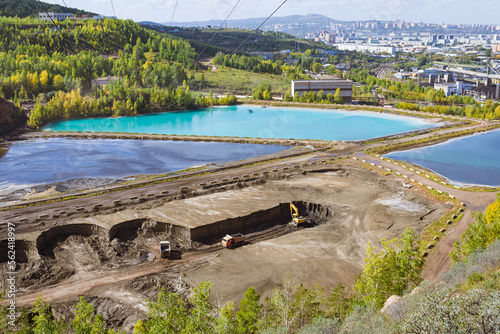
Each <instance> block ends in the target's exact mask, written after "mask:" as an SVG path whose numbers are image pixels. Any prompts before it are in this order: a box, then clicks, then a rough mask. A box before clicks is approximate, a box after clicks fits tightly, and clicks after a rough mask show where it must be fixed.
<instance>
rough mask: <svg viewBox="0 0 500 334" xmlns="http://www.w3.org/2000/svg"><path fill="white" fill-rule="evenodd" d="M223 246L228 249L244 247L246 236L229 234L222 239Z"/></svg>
mask: <svg viewBox="0 0 500 334" xmlns="http://www.w3.org/2000/svg"><path fill="white" fill-rule="evenodd" d="M221 243H222V246H224V247H226V248H234V247H237V246H242V245H243V244H244V243H245V236H244V235H243V234H241V233H236V234H227V235H226V236H225V237H224V238H222V242H221Z"/></svg>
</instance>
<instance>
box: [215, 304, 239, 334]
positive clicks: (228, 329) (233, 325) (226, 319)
mask: <svg viewBox="0 0 500 334" xmlns="http://www.w3.org/2000/svg"><path fill="white" fill-rule="evenodd" d="M214 332H215V333H217V334H237V333H238V322H237V321H236V318H235V315H234V303H233V302H227V303H226V305H224V306H223V307H222V308H221V309H220V310H219V316H218V319H217V321H216V324H215V330H214Z"/></svg>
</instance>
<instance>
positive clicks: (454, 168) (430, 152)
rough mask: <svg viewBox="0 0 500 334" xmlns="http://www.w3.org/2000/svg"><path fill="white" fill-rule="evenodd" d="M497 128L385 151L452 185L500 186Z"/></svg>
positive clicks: (499, 150)
mask: <svg viewBox="0 0 500 334" xmlns="http://www.w3.org/2000/svg"><path fill="white" fill-rule="evenodd" d="M499 143H500V130H494V131H491V132H489V133H485V134H476V135H473V136H469V137H463V138H456V139H452V140H449V141H447V142H445V143H441V144H437V145H434V146H428V147H422V148H415V149H412V150H408V151H402V152H394V153H390V154H387V157H388V158H391V159H397V160H404V161H409V162H412V163H415V164H418V165H421V166H423V167H425V168H428V169H430V170H432V171H434V172H436V173H438V174H440V175H443V176H444V177H446V178H447V179H448V180H449V181H450V182H451V183H452V184H456V185H486V186H492V187H498V186H500V145H499Z"/></svg>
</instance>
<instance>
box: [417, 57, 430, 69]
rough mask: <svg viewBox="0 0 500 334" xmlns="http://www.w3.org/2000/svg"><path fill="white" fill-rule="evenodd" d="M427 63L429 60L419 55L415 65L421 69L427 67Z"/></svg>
mask: <svg viewBox="0 0 500 334" xmlns="http://www.w3.org/2000/svg"><path fill="white" fill-rule="evenodd" d="M428 62H429V59H428V58H427V56H426V55H420V56H419V57H418V58H417V64H418V67H422V66H425V65H427V63H428Z"/></svg>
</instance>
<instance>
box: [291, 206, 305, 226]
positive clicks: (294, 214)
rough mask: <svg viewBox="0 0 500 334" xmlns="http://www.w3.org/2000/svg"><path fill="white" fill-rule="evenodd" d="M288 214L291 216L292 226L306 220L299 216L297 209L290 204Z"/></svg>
mask: <svg viewBox="0 0 500 334" xmlns="http://www.w3.org/2000/svg"><path fill="white" fill-rule="evenodd" d="M290 214H291V215H292V224H293V225H295V226H297V225H300V224H302V223H305V222H306V219H305V218H304V217H302V216H301V215H300V214H299V209H297V207H296V206H295V205H294V204H293V203H292V202H290Z"/></svg>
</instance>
